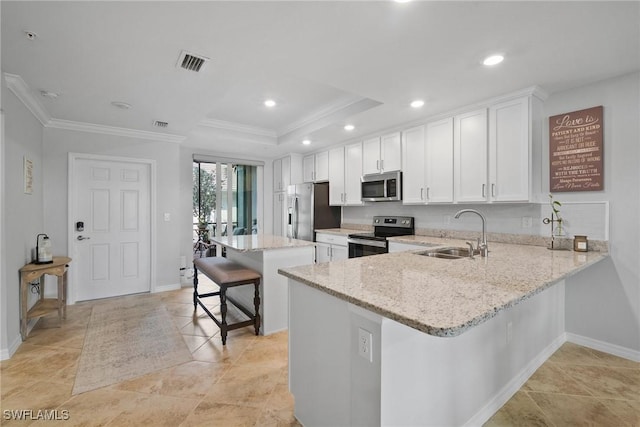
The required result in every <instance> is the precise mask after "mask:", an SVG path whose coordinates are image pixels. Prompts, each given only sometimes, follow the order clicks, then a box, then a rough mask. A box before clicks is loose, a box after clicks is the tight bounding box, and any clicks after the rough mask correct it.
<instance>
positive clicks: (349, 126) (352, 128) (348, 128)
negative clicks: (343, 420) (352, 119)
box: [344, 125, 356, 131]
mask: <svg viewBox="0 0 640 427" xmlns="http://www.w3.org/2000/svg"><path fill="white" fill-rule="evenodd" d="M355 128H356V127H355V126H354V125H345V126H344V130H347V131H352V130H354V129H355Z"/></svg>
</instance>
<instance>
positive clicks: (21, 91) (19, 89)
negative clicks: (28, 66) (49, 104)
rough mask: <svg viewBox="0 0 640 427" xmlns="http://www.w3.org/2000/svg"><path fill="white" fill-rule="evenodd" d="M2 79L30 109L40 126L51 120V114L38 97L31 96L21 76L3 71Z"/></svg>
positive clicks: (31, 93)
mask: <svg viewBox="0 0 640 427" xmlns="http://www.w3.org/2000/svg"><path fill="white" fill-rule="evenodd" d="M4 79H5V81H6V82H7V87H8V88H9V90H10V91H11V92H13V94H14V95H15V96H17V97H18V99H19V100H20V101H21V102H22V103H23V104H24V106H25V107H27V109H28V110H29V111H31V114H33V116H34V117H35V118H36V119H38V121H39V122H40V123H41V124H42V126H47V124H49V122H50V121H51V115H50V114H49V112H48V111H47V110H46V108H44V105H42V103H41V102H40V101H39V100H38V98H36V97H35V96H33V92H31V89H30V88H29V85H27V83H26V82H25V81H24V80H23V79H22V77H20V76H19V75H17V74H9V73H4Z"/></svg>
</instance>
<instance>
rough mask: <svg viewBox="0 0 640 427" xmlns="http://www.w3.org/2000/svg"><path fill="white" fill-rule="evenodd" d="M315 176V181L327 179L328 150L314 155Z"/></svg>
mask: <svg viewBox="0 0 640 427" xmlns="http://www.w3.org/2000/svg"><path fill="white" fill-rule="evenodd" d="M314 169H315V176H314V180H315V181H316V182H324V181H328V180H329V152H328V151H323V152H321V153H316V155H315V168H314Z"/></svg>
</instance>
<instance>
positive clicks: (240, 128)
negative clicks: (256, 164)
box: [198, 119, 278, 143]
mask: <svg viewBox="0 0 640 427" xmlns="http://www.w3.org/2000/svg"><path fill="white" fill-rule="evenodd" d="M198 125H200V126H206V127H210V128H214V129H220V130H226V131H232V132H240V133H247V134H250V135H256V136H266V137H268V138H274V140H275V138H277V137H278V134H277V133H276V131H274V130H271V129H267V128H261V127H257V126H250V125H244V124H242V123H234V122H227V121H224V120H216V119H204V120H202V121H200V122H199V123H198ZM274 143H275V141H274Z"/></svg>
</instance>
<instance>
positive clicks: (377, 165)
mask: <svg viewBox="0 0 640 427" xmlns="http://www.w3.org/2000/svg"><path fill="white" fill-rule="evenodd" d="M376 170H377V171H379V170H380V160H376Z"/></svg>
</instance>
